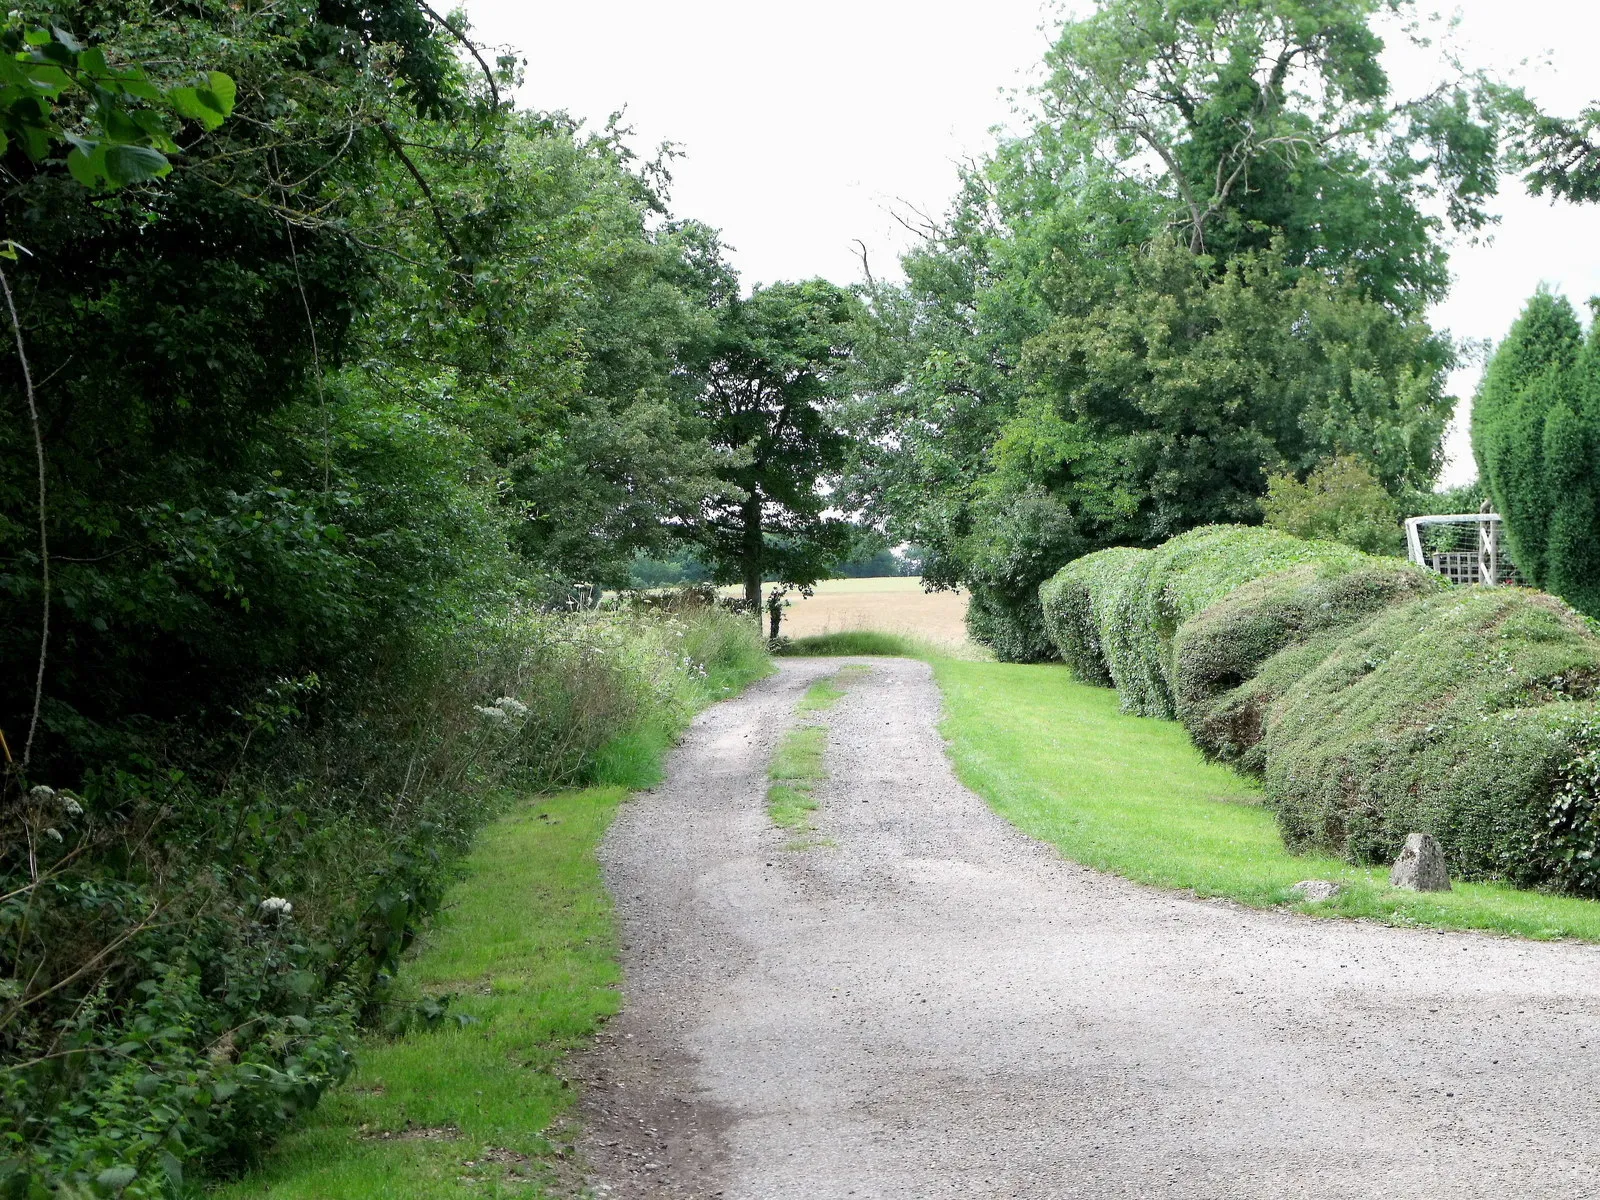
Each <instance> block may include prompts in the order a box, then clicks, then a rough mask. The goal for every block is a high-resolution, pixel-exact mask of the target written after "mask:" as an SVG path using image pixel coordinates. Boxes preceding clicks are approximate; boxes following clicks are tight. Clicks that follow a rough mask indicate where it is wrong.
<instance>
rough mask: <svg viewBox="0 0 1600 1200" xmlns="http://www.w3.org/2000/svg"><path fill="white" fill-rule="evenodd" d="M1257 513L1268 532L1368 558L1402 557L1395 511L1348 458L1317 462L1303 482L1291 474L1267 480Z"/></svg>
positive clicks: (1373, 478)
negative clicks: (1361, 552) (1333, 546)
mask: <svg viewBox="0 0 1600 1200" xmlns="http://www.w3.org/2000/svg"><path fill="white" fill-rule="evenodd" d="M1261 508H1262V513H1263V515H1264V518H1265V520H1264V524H1265V525H1266V526H1267V528H1269V529H1278V530H1282V531H1283V532H1284V533H1292V534H1294V535H1295V537H1302V538H1322V539H1325V540H1327V541H1330V542H1343V543H1344V544H1345V545H1347V546H1354V547H1355V548H1356V549H1357V550H1365V551H1366V552H1367V553H1368V554H1394V555H1400V554H1404V553H1405V548H1406V539H1405V534H1404V532H1403V531H1402V529H1401V527H1400V506H1399V505H1398V504H1396V503H1395V500H1394V497H1393V496H1391V495H1389V493H1388V492H1387V491H1385V490H1384V487H1383V484H1381V483H1379V482H1378V480H1377V478H1376V476H1374V475H1373V474H1372V472H1371V471H1370V470H1368V469H1367V466H1366V464H1365V463H1363V462H1362V461H1361V460H1360V459H1358V458H1356V457H1354V456H1352V455H1345V456H1343V457H1340V458H1336V459H1333V460H1332V461H1331V462H1326V463H1323V464H1322V465H1321V466H1320V467H1318V468H1317V469H1316V470H1314V471H1312V472H1311V474H1310V475H1308V476H1307V477H1306V479H1305V482H1304V483H1302V482H1301V481H1300V480H1298V479H1296V478H1295V477H1294V476H1292V475H1274V476H1272V477H1271V478H1269V479H1268V480H1267V498H1266V499H1265V500H1264V501H1263V502H1262V505H1261Z"/></svg>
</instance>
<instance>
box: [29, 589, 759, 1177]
mask: <svg viewBox="0 0 1600 1200" xmlns="http://www.w3.org/2000/svg"><path fill="white" fill-rule="evenodd" d="M769 669H770V663H769V662H768V660H767V658H766V655H765V652H764V649H763V647H762V645H761V643H760V640H759V635H758V633H757V632H756V630H755V629H754V627H753V625H752V624H751V623H750V622H748V621H746V620H743V619H741V618H738V617H736V616H733V615H731V614H726V613H721V612H717V611H714V610H699V611H689V612H684V613H679V614H650V615H637V614H632V613H628V612H612V613H573V614H547V613H541V612H536V611H515V610H511V611H509V612H506V613H503V614H502V615H500V616H498V617H495V618H492V619H484V620H480V621H477V622H464V623H462V624H461V625H458V626H456V627H455V628H454V630H453V631H452V632H451V633H450V634H449V635H448V636H440V637H438V638H437V639H435V640H433V641H431V642H427V641H424V642H414V643H413V644H412V645H411V646H410V647H409V650H408V652H407V653H405V654H397V655H394V656H393V658H392V660H390V661H386V662H383V663H378V664H375V665H374V667H373V670H372V673H371V675H370V677H369V678H368V680H367V682H366V683H365V684H363V685H362V686H360V687H340V686H335V685H325V684H324V683H323V681H320V680H317V679H315V678H314V677H312V678H307V679H303V680H298V681H285V682H284V683H283V684H282V685H281V686H280V687H279V688H278V689H276V691H274V692H273V693H272V694H270V695H269V696H267V697H266V698H264V699H263V700H262V701H261V702H260V703H258V705H256V706H255V707H254V708H252V709H250V710H248V711H245V712H243V713H241V714H239V721H238V725H239V731H238V736H237V738H236V739H235V741H234V743H233V744H232V745H224V746H217V745H212V744H208V745H205V746H186V745H182V744H176V745H169V746H167V747H165V749H164V750H163V752H162V758H160V759H157V758H155V757H153V756H147V757H146V758H145V759H144V760H143V761H142V764H141V763H140V762H134V763H132V764H130V769H127V770H119V771H106V772H101V773H91V774H90V775H89V776H88V777H87V778H86V779H85V780H84V782H83V783H82V784H81V785H80V786H79V787H77V788H75V789H74V790H72V791H70V792H69V791H66V790H64V789H63V790H61V791H53V790H51V789H50V788H47V787H42V786H41V787H36V788H34V790H33V791H32V792H31V793H30V794H29V795H28V797H27V798H26V803H25V804H24V805H22V806H21V807H20V808H19V807H13V808H12V809H11V810H10V811H9V813H8V822H9V823H8V825H7V827H6V828H5V829H4V830H3V831H0V833H3V834H4V837H5V841H4V843H3V844H4V845H5V846H6V847H8V849H7V852H6V853H5V855H4V857H3V858H0V929H3V930H4V932H5V935H6V936H5V938H4V940H3V941H0V1062H3V1070H0V1194H4V1195H8V1196H29V1197H32V1196H43V1195H47V1194H51V1193H53V1192H54V1191H56V1190H58V1189H62V1188H65V1189H67V1190H69V1191H70V1190H72V1189H76V1190H77V1191H79V1192H82V1193H85V1194H91V1195H113V1194H114V1195H119V1196H124V1197H129V1198H132V1197H153V1196H173V1195H178V1194H181V1193H183V1192H184V1191H185V1189H192V1186H193V1184H194V1181H195V1180H196V1179H197V1178H198V1177H202V1176H204V1175H207V1174H215V1173H218V1172H227V1171H230V1170H233V1169H237V1168H238V1167H240V1166H242V1165H244V1164H246V1163H248V1162H250V1161H253V1159H254V1158H255V1157H256V1156H257V1155H258V1154H259V1153H260V1151H261V1148H262V1147H264V1146H265V1145H267V1144H269V1143H270V1142H271V1141H272V1140H273V1139H274V1138H275V1137H276V1136H278V1134H279V1133H280V1132H281V1131H282V1130H283V1129H284V1128H285V1127H286V1126H287V1125H288V1123H290V1122H291V1121H293V1120H294V1119H295V1118H296V1117H298V1116H300V1115H303V1114H304V1113H305V1112H307V1111H308V1110H310V1109H311V1108H313V1107H314V1106H315V1105H316V1104H317V1102H318V1100H319V1099H320V1097H321V1096H322V1094H323V1093H324V1091H325V1090H326V1089H327V1088H328V1087H329V1086H330V1085H332V1084H334V1083H337V1082H338V1081H339V1080H341V1079H343V1078H344V1077H345V1076H347V1075H348V1074H349V1072H350V1070H351V1069H352V1065H353V1061H354V1060H353V1056H352V1048H353V1047H354V1045H355V1044H356V1042H357V1040H358V1038H359V1036H360V1031H361V1030H363V1029H372V1028H383V1029H388V1030H389V1031H391V1032H399V1031H402V1030H404V1029H405V1028H407V1027H410V1026H413V1025H418V1024H421V1025H428V1024H436V1023H438V1022H440V1021H441V1020H443V1019H445V1017H444V1012H443V1008H442V1006H441V1005H440V1004H438V1003H435V1002H434V1001H433V1000H431V999H428V998H426V997H424V998H421V999H418V998H416V997H406V996H403V995H401V994H399V993H398V992H397V991H396V989H395V976H396V971H397V969H398V966H399V963H400V961H401V958H402V956H403V955H404V953H405V952H406V950H407V949H408V947H409V946H410V945H411V944H412V943H413V941H414V939H415V938H416V936H417V934H418V931H419V930H420V929H421V928H422V925H423V923H424V922H425V920H426V919H427V918H428V917H429V916H430V914H432V913H433V912H434V911H435V910H436V909H437V908H438V906H439V904H440V901H441V899H442V897H443V895H444V893H445V890H446V889H447V887H448V886H449V884H450V882H451V880H452V879H453V878H454V877H455V875H456V869H457V863H458V862H459V859H460V856H461V855H462V854H463V853H464V852H465V851H466V850H467V848H468V846H469V845H470V843H471V841H472V838H473V836H474V835H475V833H476V832H477V831H478V829H479V828H480V827H482V826H483V825H484V823H485V822H486V821H489V820H491V819H492V818H493V817H494V816H496V815H497V814H498V813H499V812H500V811H502V809H503V806H504V803H505V801H504V797H505V796H506V795H507V794H508V790H511V789H515V790H518V791H523V792H527V791H535V792H537V791H553V790H556V789H560V788H567V787H573V786H581V785H583V784H585V783H587V782H591V781H596V780H606V781H611V782H616V783H621V784H624V785H626V786H633V787H637V786H643V785H647V784H649V783H650V782H653V781H654V778H655V777H656V773H657V771H658V769H659V768H658V766H657V764H658V762H659V758H660V751H661V749H662V748H663V747H664V746H665V745H666V744H667V743H668V742H669V741H670V740H671V738H672V737H673V736H674V735H675V734H676V732H677V731H678V730H679V729H681V728H682V727H683V725H684V724H685V723H686V722H687V721H688V719H689V717H690V716H691V715H692V713H693V712H694V711H695V710H696V709H697V708H698V707H699V706H701V705H702V704H704V703H705V702H707V701H708V700H714V699H718V698H720V697H722V696H724V695H727V694H729V693H730V692H731V691H733V690H734V689H735V688H737V687H738V686H739V685H740V684H741V683H743V682H747V681H748V680H749V679H751V678H754V677H758V676H759V675H761V674H764V673H766V671H767V670H769Z"/></svg>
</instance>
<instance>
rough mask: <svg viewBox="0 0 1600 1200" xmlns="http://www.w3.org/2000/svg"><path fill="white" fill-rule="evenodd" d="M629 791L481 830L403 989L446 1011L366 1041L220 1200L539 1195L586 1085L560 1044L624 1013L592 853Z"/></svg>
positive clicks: (516, 808) (545, 806)
mask: <svg viewBox="0 0 1600 1200" xmlns="http://www.w3.org/2000/svg"><path fill="white" fill-rule="evenodd" d="M623 794H624V793H623V790H622V789H621V788H617V787H605V788H596V789H590V790H586V791H578V792H565V793H561V794H558V795H554V796H548V797H543V798H519V799H517V800H516V801H515V802H514V803H513V804H512V805H511V808H510V811H509V812H508V813H507V814H506V815H505V816H504V817H502V818H501V819H499V820H497V821H495V822H493V823H492V824H490V825H489V826H488V828H486V829H485V830H484V831H483V833H482V835H481V836H480V838H479V839H478V843H477V845H476V846H475V847H474V849H473V851H472V854H471V856H470V857H469V858H468V859H467V861H466V863H465V864H464V867H465V869H464V872H463V874H464V878H463V880H462V882H460V883H459V884H458V885H456V887H455V888H453V889H452V891H451V892H450V895H449V899H448V902H447V904H446V905H445V908H444V910H443V911H442V912H441V914H440V916H439V918H438V919H437V921H436V922H435V923H434V924H433V925H432V926H431V927H430V928H429V930H428V931H427V932H426V934H425V935H424V936H423V939H422V945H421V953H419V954H417V955H415V956H413V957H412V958H410V959H409V960H408V961H407V962H406V964H405V965H404V966H403V967H402V968H401V978H400V982H401V986H402V988H403V989H405V990H406V991H408V992H411V993H415V994H418V995H422V996H427V997H431V998H433V999H434V1000H435V1002H440V1001H443V1000H445V999H446V998H448V1013H447V1017H446V1019H444V1020H443V1021H441V1022H439V1023H438V1024H437V1025H436V1027H434V1028H432V1029H426V1030H413V1031H411V1032H409V1033H407V1034H405V1035H404V1036H399V1037H386V1036H374V1037H371V1038H369V1039H368V1040H367V1041H366V1043H365V1044H364V1045H363V1046H362V1047H361V1049H360V1053H359V1063H358V1065H357V1067H356V1068H355V1071H354V1073H353V1074H352V1075H351V1077H350V1079H349V1080H348V1081H347V1082H346V1083H345V1084H344V1085H342V1086H340V1087H338V1088H335V1089H333V1090H332V1091H331V1092H330V1093H329V1095H328V1097H327V1098H326V1099H325V1100H324V1101H323V1103H322V1105H321V1107H319V1109H318V1110H317V1111H316V1112H315V1113H314V1114H312V1115H311V1117H310V1119H309V1120H307V1121H306V1122H304V1123H303V1124H302V1125H301V1126H300V1127H299V1128H297V1129H295V1130H294V1131H293V1132H292V1133H290V1134H289V1135H288V1136H287V1137H286V1138H284V1140H283V1141H282V1142H281V1143H280V1144H279V1145H278V1146H277V1147H275V1148H274V1149H273V1150H272V1151H271V1152H270V1153H269V1154H268V1155H267V1157H266V1159H265V1161H264V1162H263V1163H262V1165H261V1167H260V1168H259V1169H258V1170H255V1171H252V1172H251V1173H249V1174H248V1175H246V1176H244V1177H243V1178H241V1179H240V1180H238V1181H237V1182H236V1183H234V1184H232V1185H230V1186H226V1187H224V1188H222V1189H221V1190H220V1191H219V1192H217V1193H214V1194H215V1195H216V1196H217V1197H218V1200H244V1198H245V1197H252V1198H254V1197H271V1198H272V1200H371V1198H373V1197H378V1196H382V1197H385V1198H386V1200H436V1198H442V1197H449V1198H452V1200H455V1198H459V1197H460V1196H462V1195H463V1194H473V1195H502V1194H506V1193H511V1194H514V1195H530V1194H531V1195H542V1194H545V1190H544V1188H543V1187H541V1186H540V1185H548V1184H551V1183H552V1182H554V1178H555V1173H556V1168H555V1167H554V1166H553V1165H552V1164H554V1163H558V1162H559V1161H560V1159H561V1155H562V1152H563V1151H564V1150H565V1149H566V1146H565V1143H564V1142H563V1139H562V1136H561V1132H560V1130H559V1129H558V1128H557V1129H552V1123H553V1122H555V1121H556V1119H557V1118H558V1117H559V1115H560V1114H561V1112H562V1111H563V1110H565V1109H566V1108H567V1107H568V1106H569V1105H570V1104H571V1103H572V1100H573V1097H574V1093H573V1090H572V1088H571V1087H570V1086H568V1084H567V1083H566V1081H565V1080H564V1079H563V1078H562V1076H561V1073H560V1069H559V1064H560V1061H561V1059H562V1057H563V1055H564V1054H565V1053H566V1052H568V1051H569V1050H571V1049H573V1048H575V1047H577V1046H579V1045H581V1044H582V1043H583V1042H584V1041H585V1040H586V1039H587V1038H588V1037H589V1036H591V1035H592V1034H593V1032H594V1030H595V1029H596V1027H597V1026H598V1025H599V1024H600V1022H602V1021H604V1020H605V1019H606V1018H607V1017H609V1016H611V1015H613V1014H614V1013H615V1012H616V1011H617V1006H618V990H617V989H618V984H619V983H620V976H619V971H618V968H617V960H616V935H615V931H614V928H613V925H612V920H611V901H610V897H609V896H608V895H607V893H606V890H605V886H604V884H603V882H602V880H601V878H600V871H599V867H598V864H597V863H596V861H595V849H596V847H597V846H598V845H599V842H600V839H601V837H603V836H604V834H605V830H606V827H607V826H608V825H609V824H610V821H611V816H612V814H613V813H614V812H615V811H616V807H617V804H618V802H619V801H620V800H621V799H622V797H623Z"/></svg>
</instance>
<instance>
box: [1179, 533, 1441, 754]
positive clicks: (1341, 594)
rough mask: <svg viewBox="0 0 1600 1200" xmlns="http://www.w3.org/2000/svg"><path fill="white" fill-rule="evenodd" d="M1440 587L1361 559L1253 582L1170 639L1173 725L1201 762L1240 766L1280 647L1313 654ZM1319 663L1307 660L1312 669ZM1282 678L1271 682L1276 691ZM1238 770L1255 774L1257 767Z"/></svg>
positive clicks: (1400, 566) (1430, 579)
mask: <svg viewBox="0 0 1600 1200" xmlns="http://www.w3.org/2000/svg"><path fill="white" fill-rule="evenodd" d="M1447 586H1448V585H1447V584H1446V583H1445V582H1444V580H1443V579H1442V578H1440V577H1439V576H1438V575H1435V574H1433V573H1432V572H1430V571H1424V570H1422V569H1421V568H1419V567H1415V566H1412V565H1411V564H1410V563H1408V562H1405V561H1404V560H1401V559H1392V558H1378V557H1371V558H1367V557H1364V556H1363V557H1362V558H1360V559H1357V560H1355V561H1349V560H1346V559H1343V558H1334V559H1329V560H1323V561H1317V562H1309V563H1302V564H1301V565H1299V566H1296V567H1290V568H1289V569H1288V570H1286V571H1278V572H1275V573H1274V574H1271V575H1267V576H1264V577H1262V578H1261V579H1256V580H1253V581H1251V582H1250V583H1247V584H1245V585H1244V586H1243V587H1241V588H1239V589H1238V590H1237V591H1235V592H1233V593H1231V594H1230V595H1228V596H1225V597H1223V598H1222V599H1221V600H1219V601H1218V602H1217V603H1215V604H1213V605H1212V606H1211V607H1209V608H1207V609H1205V610H1204V611H1202V612H1201V613H1200V614H1199V615H1197V616H1195V617H1193V618H1191V619H1190V620H1188V621H1185V622H1184V623H1183V624H1182V625H1181V626H1180V627H1179V630H1178V633H1177V636H1176V637H1175V638H1174V639H1173V692H1174V698H1175V700H1176V701H1177V707H1178V719H1179V720H1180V721H1182V722H1183V724H1184V726H1185V727H1186V728H1187V729H1188V730H1189V735H1190V736H1191V737H1192V738H1193V739H1194V741H1195V744H1196V745H1198V746H1199V747H1200V748H1201V749H1202V750H1204V751H1206V753H1207V754H1209V755H1211V756H1212V757H1214V758H1220V759H1223V760H1225V761H1239V760H1240V759H1242V758H1243V757H1244V756H1246V755H1247V754H1249V753H1250V752H1251V751H1252V750H1253V749H1254V747H1255V745H1256V744H1257V742H1258V741H1259V740H1260V734H1261V717H1262V713H1263V704H1264V702H1265V700H1266V699H1267V698H1269V697H1270V696H1272V695H1274V694H1276V691H1275V690H1273V689H1267V688H1258V687H1255V686H1251V685H1252V684H1253V683H1254V682H1255V678H1256V675H1257V672H1258V671H1260V669H1261V666H1262V664H1263V663H1265V662H1266V661H1267V660H1268V659H1269V658H1271V657H1272V656H1273V655H1275V654H1277V653H1278V652H1279V651H1281V650H1283V649H1284V648H1286V647H1288V646H1292V645H1298V644H1300V643H1303V642H1307V641H1310V640H1312V639H1318V641H1319V644H1320V642H1321V641H1323V640H1325V639H1324V638H1321V637H1319V635H1326V634H1327V633H1329V632H1330V631H1333V630H1342V629H1346V628H1348V627H1349V626H1351V625H1353V624H1355V623H1356V622H1358V621H1362V620H1365V619H1366V618H1368V617H1371V616H1372V614H1374V613H1376V612H1378V611H1379V610H1381V609H1384V608H1389V607H1391V606H1393V605H1395V604H1398V603H1403V602H1404V601H1407V600H1414V599H1416V598H1418V597H1419V596H1424V595H1429V594H1431V593H1435V592H1438V591H1441V590H1443V589H1444V588H1445V587H1447ZM1326 653H1327V650H1326V648H1323V649H1321V650H1320V651H1318V652H1315V654H1314V655H1313V656H1312V659H1311V662H1310V665H1313V666H1314V665H1315V663H1316V662H1320V661H1321V658H1322V657H1323V656H1325V655H1326ZM1306 657H1307V656H1305V655H1300V656H1297V657H1296V658H1294V659H1292V660H1290V661H1291V662H1299V661H1301V660H1303V659H1305V658H1306ZM1282 673H1283V672H1282V670H1281V668H1280V671H1279V672H1276V673H1275V674H1274V677H1273V680H1272V682H1273V683H1274V685H1275V686H1276V687H1278V688H1280V689H1281V685H1280V684H1279V681H1278V677H1279V676H1281V674H1282ZM1245 765H1246V766H1247V767H1250V766H1254V767H1255V768H1256V769H1257V770H1259V764H1257V763H1254V762H1246V763H1245Z"/></svg>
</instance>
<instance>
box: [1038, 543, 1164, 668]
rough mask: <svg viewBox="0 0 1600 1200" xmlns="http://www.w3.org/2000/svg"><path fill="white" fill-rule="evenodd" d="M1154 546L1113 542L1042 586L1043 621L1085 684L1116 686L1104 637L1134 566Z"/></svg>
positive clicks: (1145, 556) (1070, 564)
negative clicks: (1143, 546)
mask: <svg viewBox="0 0 1600 1200" xmlns="http://www.w3.org/2000/svg"><path fill="white" fill-rule="evenodd" d="M1149 555H1150V551H1149V550H1134V549H1132V548H1130V547H1128V546H1114V547H1112V548H1111V549H1110V550H1101V551H1098V552H1097V553H1094V554H1086V555H1084V556H1083V557H1082V558H1080V559H1076V560H1074V561H1073V562H1070V563H1068V564H1067V565H1066V566H1065V567H1063V568H1062V569H1061V570H1060V571H1059V572H1058V573H1057V574H1056V575H1055V577H1054V578H1052V579H1050V580H1048V581H1046V582H1045V584H1044V585H1043V586H1042V587H1041V588H1040V589H1039V599H1040V602H1041V603H1042V605H1043V607H1044V624H1045V628H1046V629H1047V630H1048V631H1049V634H1050V639H1051V640H1052V641H1053V642H1055V644H1056V650H1057V651H1058V652H1059V653H1060V655H1061V661H1062V662H1064V663H1066V664H1067V665H1068V666H1069V667H1071V668H1072V672H1073V674H1075V675H1076V676H1077V677H1078V678H1079V679H1081V680H1083V682H1084V683H1092V684H1094V685H1095V686H1097V687H1116V686H1117V680H1116V677H1115V676H1114V675H1113V674H1112V673H1111V664H1110V662H1109V661H1108V660H1107V658H1106V652H1105V647H1104V646H1103V645H1102V644H1101V641H1100V631H1101V630H1102V629H1104V628H1106V627H1107V625H1108V624H1109V622H1110V620H1111V614H1112V612H1113V611H1114V609H1115V607H1116V605H1117V603H1118V601H1119V600H1120V598H1121V596H1122V592H1123V589H1124V588H1126V587H1127V586H1128V583H1129V581H1130V580H1131V579H1132V578H1133V568H1134V566H1135V565H1136V564H1138V563H1139V562H1140V561H1141V560H1143V559H1145V558H1148V557H1149Z"/></svg>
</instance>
